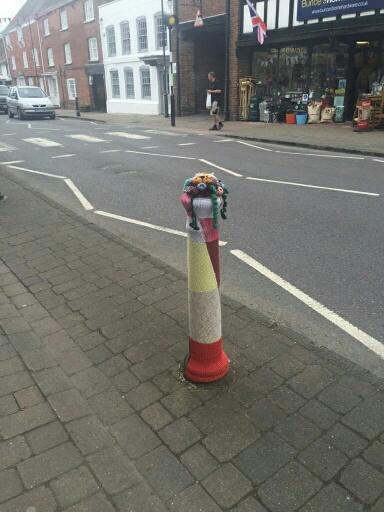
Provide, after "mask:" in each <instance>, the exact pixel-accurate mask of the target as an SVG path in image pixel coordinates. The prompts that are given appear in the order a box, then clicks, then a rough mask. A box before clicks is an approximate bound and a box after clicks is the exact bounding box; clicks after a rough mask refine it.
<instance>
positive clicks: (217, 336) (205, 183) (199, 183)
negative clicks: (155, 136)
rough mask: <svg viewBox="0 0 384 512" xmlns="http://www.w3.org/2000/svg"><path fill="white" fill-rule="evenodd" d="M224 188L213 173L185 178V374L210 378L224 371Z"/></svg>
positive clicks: (226, 367) (226, 361)
mask: <svg viewBox="0 0 384 512" xmlns="http://www.w3.org/2000/svg"><path fill="white" fill-rule="evenodd" d="M226 197H227V189H226V188H225V185H224V184H223V183H222V182H221V181H220V180H218V179H217V178H216V177H215V176H214V175H213V174H203V173H202V174H196V176H195V177H194V178H191V179H188V180H186V181H185V183H184V190H183V194H182V196H181V198H180V199H181V203H182V205H183V206H184V208H185V210H186V212H187V215H188V220H187V232H188V305H189V358H188V362H187V364H186V367H185V377H186V378H187V379H188V380H190V381H192V382H215V381H217V380H219V379H222V378H223V377H225V376H226V375H227V373H228V371H229V359H228V356H227V355H226V353H225V352H224V342H223V337H222V329H221V301H220V291H219V287H220V268H219V230H218V216H219V212H221V216H222V218H225V212H226V206H227V201H226Z"/></svg>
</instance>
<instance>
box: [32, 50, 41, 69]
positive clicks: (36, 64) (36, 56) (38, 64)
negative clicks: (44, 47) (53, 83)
mask: <svg viewBox="0 0 384 512" xmlns="http://www.w3.org/2000/svg"><path fill="white" fill-rule="evenodd" d="M32 55H33V60H34V63H35V66H40V63H39V52H38V51H37V48H34V49H33V50H32Z"/></svg>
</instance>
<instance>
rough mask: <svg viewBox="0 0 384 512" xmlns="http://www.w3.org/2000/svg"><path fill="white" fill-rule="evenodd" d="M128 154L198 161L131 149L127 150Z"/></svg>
mask: <svg viewBox="0 0 384 512" xmlns="http://www.w3.org/2000/svg"><path fill="white" fill-rule="evenodd" d="M125 152H126V153H135V154H137V155H150V156H163V157H165V158H179V159H181V160H196V158H193V157H191V156H176V155H162V154H160V153H146V152H145V151H132V150H130V149H126V150H125Z"/></svg>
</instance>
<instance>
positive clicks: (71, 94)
mask: <svg viewBox="0 0 384 512" xmlns="http://www.w3.org/2000/svg"><path fill="white" fill-rule="evenodd" d="M67 89H68V99H69V100H75V99H76V96H77V91H76V80H75V79H74V78H68V80H67Z"/></svg>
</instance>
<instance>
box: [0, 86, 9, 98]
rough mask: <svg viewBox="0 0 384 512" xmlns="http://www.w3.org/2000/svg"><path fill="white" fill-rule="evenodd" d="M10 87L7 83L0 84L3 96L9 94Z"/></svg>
mask: <svg viewBox="0 0 384 512" xmlns="http://www.w3.org/2000/svg"><path fill="white" fill-rule="evenodd" d="M8 92H9V89H8V87H7V86H6V85H0V94H1V95H2V96H8Z"/></svg>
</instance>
